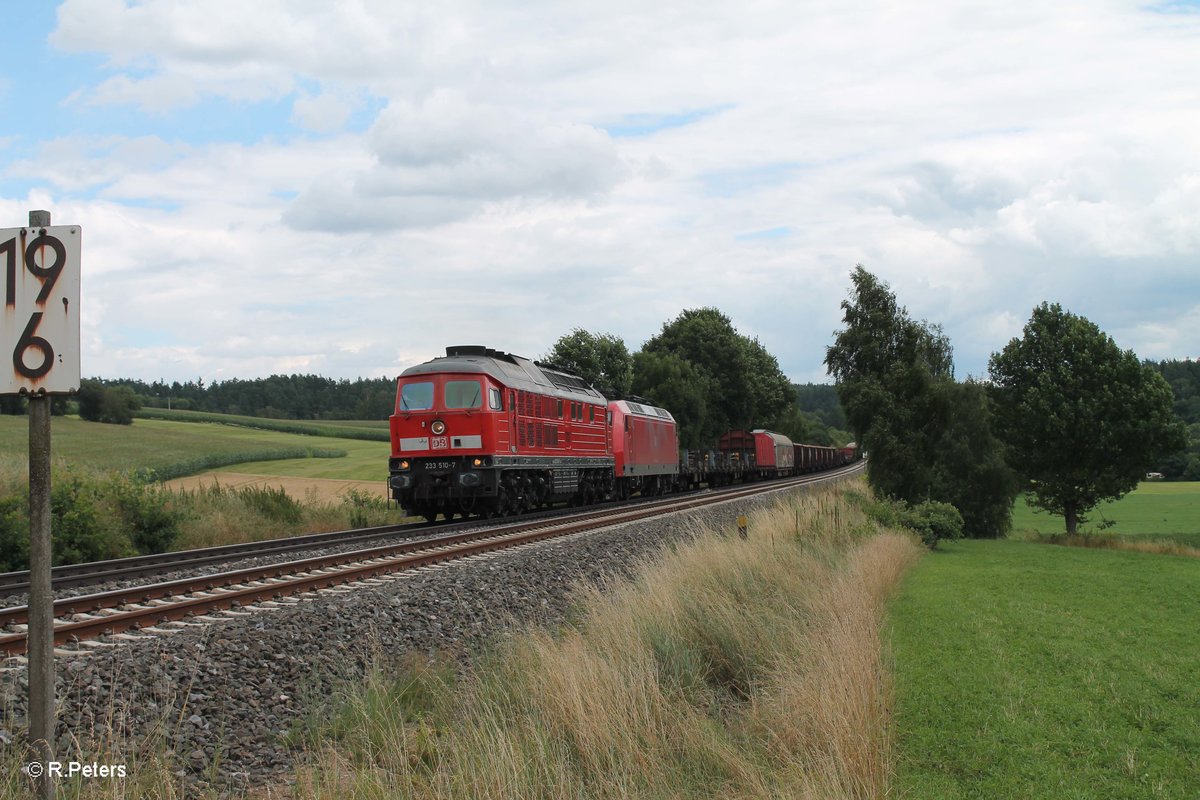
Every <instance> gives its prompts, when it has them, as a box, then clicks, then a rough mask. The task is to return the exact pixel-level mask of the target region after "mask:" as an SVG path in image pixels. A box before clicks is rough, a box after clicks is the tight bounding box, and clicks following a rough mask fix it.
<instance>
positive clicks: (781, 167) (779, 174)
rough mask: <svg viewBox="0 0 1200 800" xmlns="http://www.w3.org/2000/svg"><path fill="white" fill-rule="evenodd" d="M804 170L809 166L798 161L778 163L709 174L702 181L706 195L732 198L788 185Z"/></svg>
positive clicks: (703, 176)
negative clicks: (745, 193)
mask: <svg viewBox="0 0 1200 800" xmlns="http://www.w3.org/2000/svg"><path fill="white" fill-rule="evenodd" d="M804 169H808V165H807V164H802V163H800V162H798V161H777V162H775V163H772V164H761V165H759V166H756V167H744V168H742V169H734V170H729V171H727V172H709V173H706V174H704V175H701V176H700V180H701V182H702V183H703V184H704V193H705V194H710V195H716V196H718V197H731V196H732V195H735V194H741V193H742V192H749V191H753V190H754V189H762V188H764V187H768V186H779V185H781V184H784V183H787V182H788V181H789V180H791V179H792V178H793V177H794V176H795V175H796V173H798V172H800V171H801V170H804Z"/></svg>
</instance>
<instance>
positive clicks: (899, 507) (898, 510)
mask: <svg viewBox="0 0 1200 800" xmlns="http://www.w3.org/2000/svg"><path fill="white" fill-rule="evenodd" d="M866 512H867V514H868V515H870V517H871V518H872V519H874V520H875V521H876V522H878V523H879V524H880V525H884V526H886V527H889V528H908V529H909V530H911V531H913V532H914V533H916V534H917V535H918V536H920V537H921V541H922V542H924V543H925V546H926V547H928V548H929V549H930V550H933V549H936V548H937V544H938V542H940V541H941V540H942V539H961V538H962V537H963V518H962V514H960V513H958V509H957V508H955V507H954V506H952V505H951V504H950V503H938V502H935V501H933V500H926V501H924V502H922V503H921V504H919V505H917V506H910V505H909V504H908V503H906V502H904V501H903V500H878V501H876V502H874V503H869V504H868V505H867V506H866Z"/></svg>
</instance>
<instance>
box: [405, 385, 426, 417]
mask: <svg viewBox="0 0 1200 800" xmlns="http://www.w3.org/2000/svg"><path fill="white" fill-rule="evenodd" d="M431 408H433V384H432V383H406V384H404V386H403V387H401V389H400V410H401V411H428V410H429V409H431Z"/></svg>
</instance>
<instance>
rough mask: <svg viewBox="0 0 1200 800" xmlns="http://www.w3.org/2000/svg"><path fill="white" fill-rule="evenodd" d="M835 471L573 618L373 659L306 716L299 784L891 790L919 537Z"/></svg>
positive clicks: (493, 793)
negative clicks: (894, 654)
mask: <svg viewBox="0 0 1200 800" xmlns="http://www.w3.org/2000/svg"><path fill="white" fill-rule="evenodd" d="M846 491H847V490H845V489H841V490H824V491H821V492H814V493H812V494H807V495H801V496H798V497H795V498H793V499H791V500H789V501H787V502H785V503H781V504H780V505H779V506H777V507H776V508H774V509H773V510H771V511H768V512H762V513H758V514H755V515H754V516H753V517H752V518H751V523H750V536H749V538H748V539H747V540H741V539H739V538H737V537H736V536H733V535H728V536H720V535H717V534H714V533H706V534H703V535H701V536H700V537H698V538H697V539H696V540H695V541H693V542H691V543H688V544H685V545H681V546H679V547H678V548H677V549H675V550H674V551H673V552H671V553H669V554H667V555H665V556H664V557H663V558H661V560H659V561H657V562H654V563H651V564H647V565H644V566H643V567H642V568H640V569H639V570H638V571H637V574H636V577H635V578H634V579H633V580H632V581H630V582H627V583H620V584H618V585H615V586H611V587H608V588H607V589H606V590H600V589H597V588H589V589H584V590H583V591H582V594H581V598H580V611H579V613H578V616H577V619H576V620H575V621H574V622H573V623H571V624H569V625H566V626H565V627H563V629H561V630H559V631H557V632H547V631H539V630H535V631H531V632H528V633H525V634H522V635H519V636H516V637H513V638H511V639H509V640H507V641H506V642H505V643H503V644H502V645H500V646H499V647H498V649H497V650H496V652H494V653H493V654H492V655H491V656H490V657H488V658H485V659H483V660H482V661H480V662H477V663H476V664H475V666H474V667H473V668H472V669H470V670H469V671H468V672H467V673H466V674H462V673H460V672H458V671H457V670H455V669H453V668H451V667H450V666H449V665H447V664H441V665H438V664H436V663H435V664H432V665H428V664H421V665H416V666H414V665H412V664H411V663H410V664H409V665H408V666H407V667H406V668H403V669H397V668H395V666H394V665H385V666H383V667H381V668H380V669H379V670H377V671H376V672H375V673H374V674H373V675H372V677H371V679H370V680H369V681H367V682H366V683H365V684H364V685H362V686H356V687H353V688H352V689H350V690H349V691H348V692H347V694H346V696H345V697H343V698H341V700H340V701H339V702H338V703H337V704H336V705H335V706H334V708H332V709H330V710H329V711H328V713H325V714H322V715H321V717H320V720H319V721H317V722H314V725H313V727H312V729H310V730H309V731H308V733H307V737H306V738H307V741H308V742H309V744H310V746H312V747H313V749H314V750H315V753H314V762H313V765H312V766H311V768H306V769H304V770H302V771H301V773H300V774H299V777H298V786H297V789H296V792H297V795H298V796H300V797H306V798H326V797H329V798H332V797H337V798H343V797H384V796H386V797H462V798H479V797H495V798H560V797H613V798H618V797H619V798H626V797H712V796H720V797H731V798H738V797H741V798H762V797H813V798H839V797H854V798H870V797H882V796H884V795H886V794H887V793H888V792H889V791H890V781H891V774H892V756H891V749H892V748H891V737H892V729H891V723H890V716H889V714H890V711H889V709H890V705H891V701H890V695H891V682H890V678H889V674H888V670H887V668H886V664H885V659H884V657H883V655H882V645H881V626H882V624H883V622H882V620H883V616H884V613H883V612H884V605H885V602H886V599H887V597H888V596H889V594H890V593H891V591H892V588H893V587H894V586H895V585H896V583H897V581H898V579H899V576H900V575H901V574H902V573H903V572H904V570H905V569H906V568H907V567H908V566H909V565H910V564H912V563H913V562H914V561H915V560H916V559H917V558H918V556H919V554H920V552H921V550H922V548H921V547H920V545H919V544H917V543H916V541H915V540H914V537H912V536H909V535H902V534H897V533H893V532H886V531H883V530H881V529H880V528H879V527H878V526H877V525H876V524H875V523H873V522H871V521H870V520H869V519H868V518H867V517H866V516H865V515H864V514H863V513H862V512H861V511H860V510H858V507H859V506H860V505H861V504H860V503H856V504H851V503H847V502H846V499H845V494H846ZM851 491H857V490H851Z"/></svg>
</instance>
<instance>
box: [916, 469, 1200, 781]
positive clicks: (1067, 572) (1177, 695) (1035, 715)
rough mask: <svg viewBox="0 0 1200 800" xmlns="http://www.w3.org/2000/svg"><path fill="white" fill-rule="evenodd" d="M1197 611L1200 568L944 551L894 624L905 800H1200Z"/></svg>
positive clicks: (1017, 550)
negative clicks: (1197, 799) (1199, 799)
mask: <svg viewBox="0 0 1200 800" xmlns="http://www.w3.org/2000/svg"><path fill="white" fill-rule="evenodd" d="M1155 488H1156V489H1157V488H1158V486H1155ZM1185 494H1186V493H1185ZM1143 496H1144V497H1148V496H1153V497H1157V498H1162V497H1163V496H1164V495H1163V494H1152V493H1149V492H1148V493H1146V494H1145V495H1143ZM1168 496H1169V493H1168ZM1131 519H1132V517H1131ZM1151 532H1153V531H1151ZM1198 612H1200V563H1198V562H1197V561H1196V560H1195V559H1189V558H1179V557H1174V556H1164V555H1148V554H1143V553H1130V552H1122V551H1111V550H1085V549H1076V548H1059V547H1048V546H1045V545H1041V544H1036V543H1032V542H1020V541H960V542H952V543H949V544H943V545H942V549H941V550H940V551H939V552H935V553H931V554H930V555H928V556H926V557H925V559H924V560H923V561H922V562H921V564H919V565H918V566H917V567H916V568H915V569H914V570H913V572H912V573H911V574H910V575H909V576H908V578H907V579H906V580H905V582H904V584H903V589H902V591H901V593H900V595H899V597H898V599H897V601H896V603H895V605H894V607H893V612H892V623H893V632H892V633H893V653H894V658H895V685H896V690H897V711H896V728H897V731H898V743H899V751H900V752H899V770H898V773H899V774H898V782H897V788H898V789H899V790H900V791H899V796H900V797H906V798H938V799H939V800H941V798H967V797H972V798H1008V797H1012V798H1142V797H1145V798H1160V797H1161V798H1185V797H1186V798H1193V797H1195V796H1196V792H1197V790H1198V788H1200V726H1198V725H1197V722H1196V709H1197V708H1200V659H1198V658H1197V656H1196V654H1197V653H1200V626H1197V625H1196V619H1197V613H1198Z"/></svg>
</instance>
